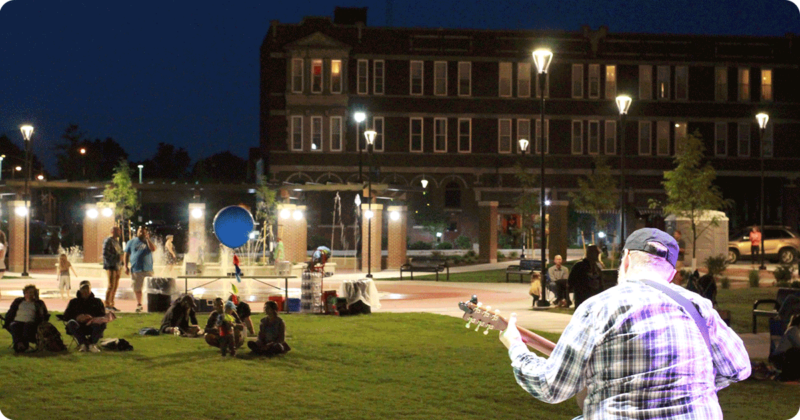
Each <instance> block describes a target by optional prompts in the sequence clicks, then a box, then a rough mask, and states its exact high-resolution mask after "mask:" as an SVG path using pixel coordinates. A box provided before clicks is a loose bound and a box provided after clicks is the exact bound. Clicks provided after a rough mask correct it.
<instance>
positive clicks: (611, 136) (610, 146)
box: [605, 121, 617, 155]
mask: <svg viewBox="0 0 800 420" xmlns="http://www.w3.org/2000/svg"><path fill="white" fill-rule="evenodd" d="M605 135H606V154H607V155H616V154H617V122H616V121H606V130H605Z"/></svg>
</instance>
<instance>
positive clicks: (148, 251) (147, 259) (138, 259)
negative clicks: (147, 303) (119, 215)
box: [125, 226, 156, 313]
mask: <svg viewBox="0 0 800 420" xmlns="http://www.w3.org/2000/svg"><path fill="white" fill-rule="evenodd" d="M155 250H156V245H155V244H154V243H153V241H151V240H150V231H148V230H147V229H145V228H144V226H139V229H138V230H136V237H135V238H133V239H131V240H130V241H128V244H127V245H125V274H128V273H130V275H131V282H132V283H133V293H134V294H135V295H136V313H141V312H142V311H143V310H144V308H142V287H143V286H144V279H145V277H152V276H153V252H154V251H155ZM128 263H130V266H129V265H128Z"/></svg>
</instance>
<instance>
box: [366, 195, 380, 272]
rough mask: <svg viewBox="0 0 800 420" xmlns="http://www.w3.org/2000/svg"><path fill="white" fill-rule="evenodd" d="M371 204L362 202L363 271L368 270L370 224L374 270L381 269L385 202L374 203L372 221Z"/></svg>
mask: <svg viewBox="0 0 800 420" xmlns="http://www.w3.org/2000/svg"><path fill="white" fill-rule="evenodd" d="M367 210H369V204H367V203H362V204H361V255H362V257H361V271H362V272H366V271H368V270H367V264H368V261H369V259H370V258H369V257H368V255H369V242H368V241H369V239H368V238H369V226H372V265H371V270H370V271H372V272H378V271H381V235H382V234H383V204H373V205H372V213H373V214H374V216H372V223H369V220H368V219H367Z"/></svg>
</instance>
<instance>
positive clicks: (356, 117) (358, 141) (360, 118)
mask: <svg viewBox="0 0 800 420" xmlns="http://www.w3.org/2000/svg"><path fill="white" fill-rule="evenodd" d="M353 119H354V120H356V148H357V149H358V182H359V183H363V182H364V181H363V177H362V166H363V165H362V163H361V134H360V133H359V130H358V125H359V124H361V122H362V121H364V120H366V119H367V114H365V113H363V112H360V111H359V112H356V113H355V114H353ZM365 134H366V133H365Z"/></svg>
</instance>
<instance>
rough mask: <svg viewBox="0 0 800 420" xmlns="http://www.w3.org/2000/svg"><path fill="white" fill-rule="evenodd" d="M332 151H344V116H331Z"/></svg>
mask: <svg viewBox="0 0 800 420" xmlns="http://www.w3.org/2000/svg"><path fill="white" fill-rule="evenodd" d="M331 151H334V152H341V151H342V117H331Z"/></svg>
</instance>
